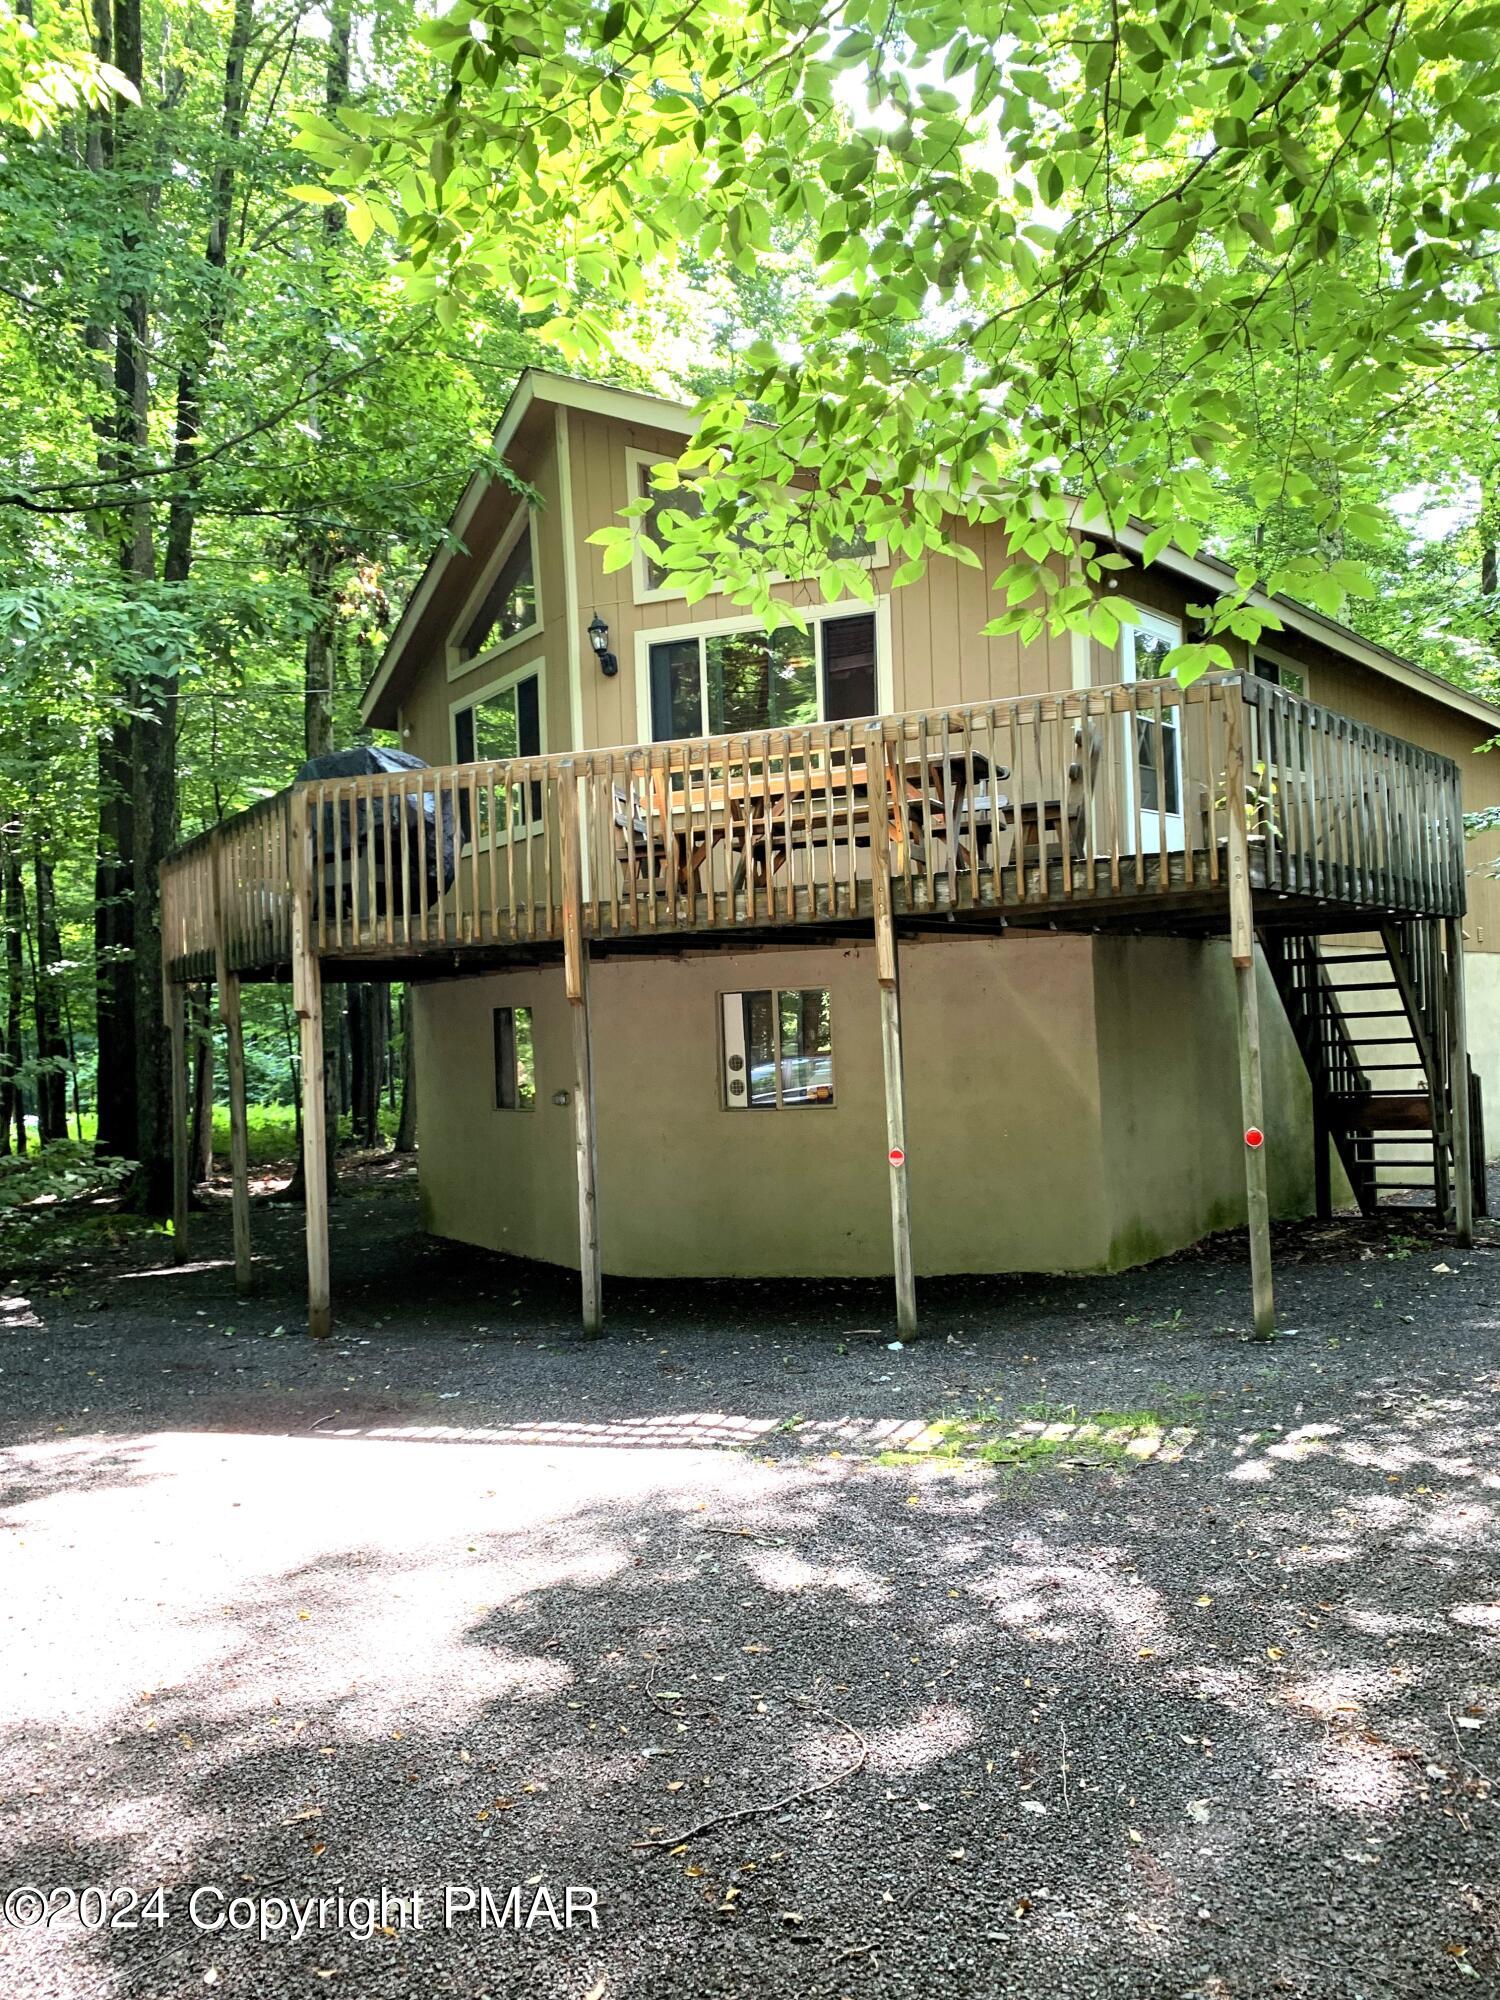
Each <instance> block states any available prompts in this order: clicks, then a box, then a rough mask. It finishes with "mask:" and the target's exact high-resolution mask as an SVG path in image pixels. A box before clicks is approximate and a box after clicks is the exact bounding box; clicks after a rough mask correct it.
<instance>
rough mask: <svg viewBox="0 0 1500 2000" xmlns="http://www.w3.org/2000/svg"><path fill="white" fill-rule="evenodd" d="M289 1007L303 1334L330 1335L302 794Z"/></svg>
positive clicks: (318, 989)
mask: <svg viewBox="0 0 1500 2000" xmlns="http://www.w3.org/2000/svg"><path fill="white" fill-rule="evenodd" d="M291 832H292V857H291V858H292V868H291V878H292V1006H293V1008H294V1010H295V1012H296V1015H297V1028H298V1032H299V1035H300V1038H301V1047H302V1183H303V1200H304V1202H305V1204H306V1212H307V1330H308V1332H309V1333H310V1334H313V1335H315V1336H317V1337H318V1338H320V1339H321V1338H322V1337H323V1336H324V1335H326V1334H328V1333H331V1332H332V1331H333V1305H332V1300H331V1297H330V1293H329V1282H328V1133H327V1129H326V1127H325V1126H324V1123H323V1117H324V1105H323V1096H324V1092H323V968H322V966H321V965H320V964H319V962H318V955H317V952H316V950H315V949H314V947H313V942H312V937H311V922H312V911H311V909H310V908H309V907H308V896H309V884H308V860H309V854H310V847H311V840H312V828H311V825H310V823H309V820H308V813H307V793H306V791H305V790H302V791H298V792H294V793H293V794H292V812H291Z"/></svg>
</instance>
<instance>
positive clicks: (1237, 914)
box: [1224, 690, 1276, 1340]
mask: <svg viewBox="0 0 1500 2000" xmlns="http://www.w3.org/2000/svg"><path fill="white" fill-rule="evenodd" d="M1242 702H1243V696H1241V695H1240V694H1239V692H1238V690H1235V691H1234V692H1233V694H1232V695H1231V698H1230V699H1229V700H1228V701H1226V703H1225V704H1224V752H1225V754H1224V790H1225V803H1226V807H1227V819H1228V854H1227V857H1226V858H1227V860H1228V864H1229V866H1228V873H1229V949H1230V954H1231V956H1232V957H1233V959H1234V997H1235V1013H1236V1017H1237V1021H1238V1026H1239V1048H1240V1116H1241V1118H1242V1120H1243V1121H1244V1146H1245V1219H1246V1222H1247V1224H1248V1225H1249V1235H1250V1289H1251V1294H1252V1298H1253V1304H1254V1312H1255V1332H1256V1336H1257V1338H1258V1339H1261V1340H1269V1339H1271V1337H1272V1336H1273V1335H1274V1333H1275V1331H1276V1300H1275V1293H1274V1290H1273V1287H1272V1282H1271V1203H1270V1196H1269V1194H1268V1192H1267V1188H1266V1144H1265V1104H1264V1097H1263V1092H1262V1083H1261V1063H1260V998H1259V994H1258V991H1257V988H1256V983H1255V908H1254V898H1253V896H1252V894H1251V889H1250V829H1249V824H1248V820H1247V816H1246V802H1245V775H1246V774H1245V739H1244V716H1243V711H1242Z"/></svg>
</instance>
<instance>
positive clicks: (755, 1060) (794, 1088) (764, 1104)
mask: <svg viewBox="0 0 1500 2000" xmlns="http://www.w3.org/2000/svg"><path fill="white" fill-rule="evenodd" d="M720 1000H721V1005H722V1009H723V1031H724V1050H723V1078H724V1108H725V1109H726V1110H727V1111H792V1110H800V1109H802V1108H803V1107H804V1106H812V1107H818V1106H828V1105H831V1104H832V1103H833V1019H832V1010H831V1008H830V1005H829V993H828V988H827V987H826V986H805V987H802V988H799V989H796V990H790V989H789V990H786V991H783V992H777V991H775V990H774V989H771V988H762V989H760V990H759V991H757V992H753V993H725V994H722V995H721V996H720Z"/></svg>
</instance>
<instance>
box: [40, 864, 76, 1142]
mask: <svg viewBox="0 0 1500 2000" xmlns="http://www.w3.org/2000/svg"><path fill="white" fill-rule="evenodd" d="M31 870H32V882H33V884H34V887H35V897H34V901H35V905H36V959H35V962H34V964H33V966H32V974H31V1016H32V1021H33V1023H34V1024H35V1028H36V1124H37V1137H38V1138H39V1139H40V1140H41V1142H42V1144H43V1145H44V1146H47V1145H50V1144H51V1143H52V1142H53V1141H54V1140H57V1139H66V1138H67V1136H68V1043H67V1037H66V1036H65V1035H64V1033H63V1024H62V1006H61V1002H60V999H59V995H58V984H57V982H58V979H59V977H60V967H61V962H62V940H61V938H60V937H59V936H58V929H57V895H56V890H55V888H54V884H53V875H52V863H51V861H50V860H49V858H48V857H47V855H46V853H45V852H44V850H43V847H42V838H41V835H40V834H39V833H38V834H36V835H35V836H34V837H33V841H32V849H31Z"/></svg>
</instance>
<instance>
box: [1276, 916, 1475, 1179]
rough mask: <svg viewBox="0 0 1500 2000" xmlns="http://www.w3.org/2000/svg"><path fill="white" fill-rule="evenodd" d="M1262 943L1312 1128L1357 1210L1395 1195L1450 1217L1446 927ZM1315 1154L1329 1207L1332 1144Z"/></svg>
mask: <svg viewBox="0 0 1500 2000" xmlns="http://www.w3.org/2000/svg"><path fill="white" fill-rule="evenodd" d="M1261 942H1262V947H1263V949H1264V951H1265V956H1266V961H1267V964H1268V965H1269V967H1270V970H1271V974H1272V977H1273V978H1274V980H1275V982H1276V987H1277V990H1278V992H1279V993H1280V995H1281V999H1282V1004H1283V1005H1284V1007H1285V1008H1286V1013H1287V1019H1288V1021H1289V1022H1290V1023H1291V1028H1292V1033H1293V1035H1294V1036H1295V1038H1296V1042H1297V1046H1298V1048H1299V1049H1300V1050H1301V1052H1302V1058H1303V1061H1304V1062H1305V1063H1306V1065H1307V1071H1308V1075H1309V1076H1310V1077H1311V1079H1312V1086H1313V1113H1314V1121H1315V1129H1316V1130H1317V1132H1319V1133H1320V1134H1321V1135H1324V1136H1325V1138H1326V1139H1331V1140H1332V1142H1333V1146H1334V1149H1335V1151H1336V1152H1337V1154H1338V1157H1339V1160H1340V1163H1341V1164H1342V1166H1343V1169H1344V1172H1345V1174H1346V1176H1347V1177H1348V1181H1349V1185H1350V1187H1351V1188H1352V1189H1353V1192H1354V1197H1355V1200H1356V1201H1357V1202H1358V1203H1359V1206H1360V1210H1361V1212H1362V1213H1364V1214H1365V1215H1370V1214H1373V1213H1374V1212H1375V1210H1376V1209H1377V1208H1379V1207H1381V1206H1382V1205H1389V1204H1390V1203H1391V1202H1392V1200H1394V1199H1399V1200H1401V1201H1402V1202H1403V1203H1404V1204H1406V1205H1410V1204H1411V1203H1413V1202H1414V1203H1415V1204H1416V1205H1418V1206H1426V1207H1431V1208H1432V1209H1434V1210H1435V1211H1436V1212H1437V1214H1438V1216H1439V1217H1440V1218H1447V1217H1448V1216H1449V1215H1450V1211H1451V1204H1452V1189H1453V1174H1454V1169H1455V1162H1454V1158H1453V1117H1452V1098H1451V1093H1450V1090H1449V1080H1448V1076H1447V1064H1446V1040H1445V1036H1444V1031H1443V1012H1444V1004H1445V995H1444V981H1445V980H1446V978H1447V968H1446V966H1445V964H1444V962H1443V955H1442V950H1441V945H1440V927H1439V926H1438V925H1437V924H1435V923H1430V922H1424V921H1421V920H1415V921H1410V922H1391V923H1387V924H1384V925H1382V926H1381V927H1380V929H1379V931H1378V932H1377V933H1376V934H1375V936H1374V938H1371V937H1370V936H1369V935H1368V934H1367V935H1365V936H1362V937H1360V938H1358V939H1351V940H1350V942H1349V944H1348V946H1347V948H1346V947H1344V946H1342V945H1341V944H1339V942H1338V941H1337V940H1333V941H1330V940H1329V939H1327V938H1320V937H1317V936H1313V935H1310V934H1296V935H1293V934H1280V935H1278V934H1276V933H1274V932H1267V933H1266V934H1265V935H1264V936H1263V938H1262V941H1261ZM1465 1088H1467V1079H1466V1080H1465ZM1317 1153H1318V1170H1319V1180H1318V1212H1319V1213H1320V1214H1324V1215H1326V1214H1328V1213H1329V1212H1331V1191H1330V1189H1329V1187H1328V1173H1329V1168H1328V1147H1327V1145H1326V1143H1322V1144H1319V1146H1318V1148H1317Z"/></svg>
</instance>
